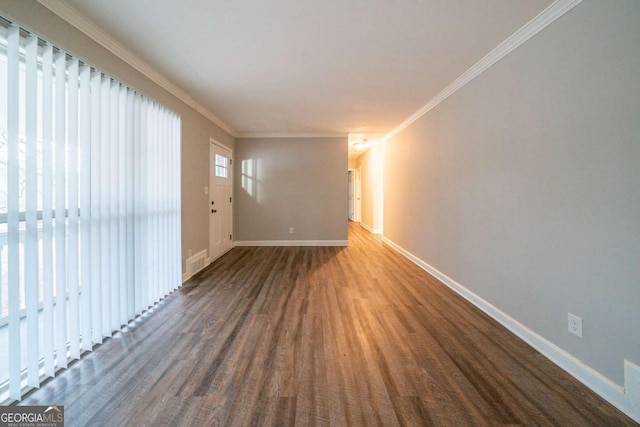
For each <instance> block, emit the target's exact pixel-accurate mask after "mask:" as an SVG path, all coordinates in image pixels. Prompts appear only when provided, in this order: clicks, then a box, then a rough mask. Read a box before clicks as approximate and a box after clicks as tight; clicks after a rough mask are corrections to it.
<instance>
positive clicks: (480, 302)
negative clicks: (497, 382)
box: [382, 236, 640, 422]
mask: <svg viewBox="0 0 640 427" xmlns="http://www.w3.org/2000/svg"><path fill="white" fill-rule="evenodd" d="M382 241H383V242H384V243H385V244H387V245H389V246H390V247H391V248H393V249H394V250H395V251H397V252H398V253H400V254H401V255H403V256H404V257H406V258H407V259H409V260H410V261H412V262H413V263H414V264H416V265H417V266H418V267H420V268H422V269H423V270H424V271H426V272H427V273H429V274H430V275H431V276H433V277H435V278H436V279H437V280H438V281H440V282H442V283H443V284H444V285H445V286H447V287H449V288H451V289H452V290H453V291H454V292H456V293H457V294H458V295H460V296H461V297H462V298H464V299H466V300H467V301H469V302H470V303H471V304H473V305H475V306H476V307H478V308H479V309H480V310H482V311H483V312H485V313H486V314H487V315H489V316H490V317H492V318H493V319H494V320H496V321H497V322H498V323H500V324H501V325H502V326H504V327H505V328H507V329H508V330H510V331H511V332H512V333H514V334H515V335H516V336H518V337H520V338H521V339H522V340H523V341H525V342H526V343H527V344H529V345H530V346H531V347H533V348H534V349H536V350H537V351H539V352H540V353H541V354H542V355H543V356H545V357H546V358H548V359H549V360H551V361H552V362H553V363H555V364H556V365H558V366H559V367H560V368H562V369H563V370H565V371H566V372H568V373H569V374H570V375H571V376H573V377H574V378H575V379H577V380H578V381H580V382H581V383H583V384H584V385H586V386H587V387H589V388H590V389H591V390H593V391H594V392H595V393H597V394H598V395H600V396H601V397H602V398H603V399H605V400H607V401H608V402H609V403H611V404H612V405H613V406H615V407H616V408H618V409H619V410H621V411H622V412H624V413H625V414H627V415H628V416H629V417H631V418H633V419H634V420H635V421H636V422H640V407H638V406H636V404H634V398H635V397H634V396H633V393H628V392H626V390H625V388H624V387H621V386H619V385H618V384H616V383H614V382H613V381H611V380H610V379H609V378H607V377H605V376H604V375H602V374H601V373H600V372H598V371H596V370H595V369H593V368H592V367H590V366H589V365H587V364H585V363H584V362H582V361H581V360H579V359H578V358H576V357H575V356H573V355H572V354H571V353H569V352H567V351H565V350H563V349H562V348H560V347H558V346H557V345H555V344H554V343H552V342H551V341H549V340H547V339H546V338H545V337H543V336H541V335H539V334H537V333H536V332H534V331H532V330H531V329H529V328H528V327H526V326H525V325H523V324H522V323H520V322H518V321H517V320H516V319H514V318H513V317H511V316H509V315H508V314H507V313H505V312H503V311H502V310H500V309H499V308H498V307H496V306H494V305H493V304H491V303H490V302H488V301H487V300H485V299H483V298H482V297H480V296H479V295H477V294H475V293H474V292H472V291H470V290H469V289H467V288H465V287H464V286H463V285H461V284H460V283H458V282H456V281H455V280H453V279H452V278H450V277H449V276H447V275H446V274H444V273H442V272H441V271H439V270H438V269H436V268H435V267H433V266H431V265H430V264H428V263H427V262H426V261H423V260H422V259H420V258H418V257H417V256H415V255H414V254H412V253H411V252H409V251H407V250H406V249H404V248H402V247H401V246H400V245H398V244H396V243H395V242H393V241H392V240H390V239H389V238H387V237H385V236H383V237H382ZM632 368H633V369H632ZM634 369H637V368H636V367H635V365H632V364H630V363H629V362H627V361H625V382H626V384H625V385H626V387H627V388H630V385H632V384H633V383H634V381H638V382H640V378H635V377H632V374H631V373H629V374H627V371H629V372H631V371H633V373H634V375H635V374H636V371H635V370H634ZM637 374H638V376H640V370H638V372H637ZM632 387H640V386H638V385H634V386H632Z"/></svg>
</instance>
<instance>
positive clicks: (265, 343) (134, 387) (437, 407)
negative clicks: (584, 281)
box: [21, 224, 635, 427]
mask: <svg viewBox="0 0 640 427" xmlns="http://www.w3.org/2000/svg"><path fill="white" fill-rule="evenodd" d="M349 238H350V246H349V247H348V248H339V247H329V248H324V247H305V248H294V247H280V248H267V247H257V248H249V247H237V248H234V249H233V250H232V251H230V252H229V253H228V254H226V255H225V256H223V257H222V258H221V259H219V260H218V261H216V262H215V263H214V264H213V265H212V266H210V267H209V268H207V269H206V270H205V271H203V272H202V273H201V274H200V275H199V276H198V277H196V278H194V279H193V280H191V281H190V282H188V283H187V284H185V286H184V287H182V288H181V289H180V290H178V291H176V292H174V293H173V294H172V295H170V296H169V297H167V298H166V299H165V300H164V301H163V302H162V303H161V305H160V306H159V307H158V308H157V309H154V310H153V311H152V313H150V314H148V315H145V316H143V318H141V319H139V320H138V321H136V322H135V323H132V324H130V325H129V326H128V327H127V328H126V329H125V330H124V331H123V332H122V333H120V334H117V335H116V336H115V337H114V338H112V339H110V340H108V341H106V342H105V343H104V344H103V345H101V346H99V347H97V348H96V349H95V350H94V351H93V352H92V353H91V354H89V355H87V356H86V357H85V358H83V359H82V360H80V361H78V362H76V363H74V364H73V365H72V366H71V367H70V368H69V369H67V370H66V371H64V372H62V373H61V374H59V375H58V377H57V378H55V379H53V380H51V381H49V382H47V383H46V384H45V385H44V386H42V387H41V388H40V389H39V390H36V391H35V392H33V393H31V394H30V395H29V396H28V397H27V398H26V399H24V400H23V401H22V403H21V404H24V405H33V404H42V405H50V404H58V405H64V407H65V416H66V422H67V424H66V425H67V426H73V427H75V426H83V425H95V426H117V425H127V426H138V425H149V426H152V425H153V426H155V425H171V426H172V425H189V426H190V425H193V426H208V425H221V426H227V425H239V426H245V425H274V426H281V425H283V426H284V425H299V426H311V425H333V426H350V425H352V426H374V425H383V426H397V425H413V426H423V425H439V426H450V425H456V426H461V425H558V426H589V425H593V426H613V425H635V424H634V423H633V421H632V420H630V419H629V418H627V417H625V416H624V415H623V414H622V413H620V412H619V411H617V410H616V409H615V408H613V407H612V406H610V405H609V404H607V403H606V402H605V401H603V400H602V399H600V398H599V397H598V396H596V395H595V394H594V393H593V392H591V391H590V390H588V389H587V388H586V387H584V386H583V385H581V384H580V383H578V382H577V381H576V380H574V379H573V378H572V377H570V376H569V375H568V374H566V373H565V372H564V371H562V370H561V369H560V368H558V367H556V366H555V365H553V364H552V363H551V362H549V361H548V360H547V359H545V358H544V357H543V356H542V355H540V354H539V353H537V352H536V351H535V350H533V349H532V348H531V347H529V346H528V345H526V344H525V343H524V342H523V341H521V340H520V339H518V338H517V337H515V336H514V335H512V334H511V333H509V332H508V331H507V330H505V329H504V328H502V327H501V326H499V325H498V324H497V323H496V322H494V321H493V320H492V319H490V318H489V317H487V316H486V315H484V314H483V313H482V312H480V311H479V310H477V309H476V308H474V307H473V306H472V305H470V304H469V303H467V302H466V301H464V300H463V299H461V298H460V297H458V296H457V295H456V294H454V293H453V292H452V291H450V290H449V289H448V288H446V287H445V286H444V285H442V284H440V283H439V282H437V281H436V280H435V279H433V278H432V277H431V276H429V275H427V274H426V273H425V272H424V271H422V270H421V269H419V268H418V267H417V266H415V265H414V264H412V263H411V262H410V261H408V260H406V259H405V258H403V257H402V256H400V255H398V254H397V253H395V252H394V251H393V250H391V249H390V248H389V247H387V246H385V245H384V244H382V243H381V242H380V241H379V240H378V239H376V238H375V237H374V236H372V235H370V234H369V233H367V232H366V231H364V230H363V229H361V228H360V227H359V226H356V225H353V224H352V225H350V229H349Z"/></svg>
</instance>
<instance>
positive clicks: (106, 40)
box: [38, 0, 238, 137]
mask: <svg viewBox="0 0 640 427" xmlns="http://www.w3.org/2000/svg"><path fill="white" fill-rule="evenodd" d="M38 3H40V4H41V5H43V6H44V7H46V8H47V9H49V10H50V11H52V12H53V13H55V14H56V15H58V16H59V17H60V18H62V19H64V20H65V21H67V22H68V23H69V24H71V25H72V26H74V27H75V28H77V29H78V30H80V31H81V32H83V33H84V34H86V35H87V36H89V38H91V39H92V40H94V41H95V42H97V43H98V44H100V45H101V46H102V47H104V48H105V49H107V50H108V51H109V52H111V53H113V54H114V55H115V56H117V57H118V58H120V59H122V60H123V61H124V62H126V63H127V64H129V65H131V66H132V67H133V68H135V69H136V70H138V71H139V72H141V73H142V74H144V75H145V76H146V77H148V78H149V79H151V80H152V81H154V82H155V83H156V84H158V85H159V86H160V87H162V88H163V89H165V90H166V91H167V92H169V93H171V94H172V95H173V96H175V97H176V98H178V99H179V100H181V101H182V102H184V103H185V104H187V105H188V106H189V107H191V108H193V109H194V110H196V111H197V112H198V113H200V114H202V115H203V116H205V117H206V118H207V119H209V120H211V121H212V122H213V123H215V124H216V125H218V126H219V127H220V128H222V129H224V130H225V131H226V132H228V133H229V134H231V135H232V136H233V137H237V135H238V133H237V132H236V131H235V129H233V128H232V127H231V126H229V125H227V124H226V123H225V122H223V121H222V120H221V119H220V118H218V117H217V116H216V115H215V114H213V113H212V112H211V111H209V110H208V109H207V108H206V107H204V106H203V105H202V104H200V103H199V102H198V101H196V100H195V99H193V98H192V97H191V96H190V95H189V94H188V93H186V92H185V91H184V90H182V89H181V88H180V87H178V86H177V85H175V84H174V83H173V82H171V81H170V80H169V79H167V78H166V77H165V76H164V75H162V74H161V73H160V72H159V71H157V70H156V69H155V68H153V67H152V66H151V65H149V64H148V63H147V62H145V61H143V60H142V59H141V58H140V57H139V56H137V55H136V54H135V53H133V52H131V51H130V50H129V49H127V48H126V47H125V46H124V45H123V44H121V43H120V42H118V41H116V40H115V39H114V38H113V37H111V36H110V35H108V34H107V33H106V32H104V30H102V29H101V28H100V27H98V26H97V25H96V24H95V23H94V22H93V21H91V20H90V19H88V18H87V17H86V16H84V15H83V14H81V13H80V12H79V11H78V10H77V9H75V8H74V7H72V6H71V5H69V4H68V3H67V2H65V1H63V0H38Z"/></svg>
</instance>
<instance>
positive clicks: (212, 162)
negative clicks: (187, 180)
mask: <svg viewBox="0 0 640 427" xmlns="http://www.w3.org/2000/svg"><path fill="white" fill-rule="evenodd" d="M209 145H210V147H211V148H210V156H209V181H210V191H209V196H210V197H209V258H210V259H211V260H212V261H213V260H214V259H216V258H218V257H219V256H220V255H222V254H224V253H225V252H227V251H228V250H229V249H231V247H232V246H233V236H232V230H233V211H232V206H233V204H232V190H233V185H232V180H233V170H232V166H233V159H232V154H231V150H229V149H228V148H225V147H222V146H220V145H218V144H217V143H216V142H215V141H213V140H212V141H211V143H210V144H209Z"/></svg>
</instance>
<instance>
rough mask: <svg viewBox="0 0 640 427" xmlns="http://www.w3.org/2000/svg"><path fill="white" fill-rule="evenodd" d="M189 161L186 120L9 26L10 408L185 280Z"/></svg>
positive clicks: (3, 184) (1, 196)
mask: <svg viewBox="0 0 640 427" xmlns="http://www.w3.org/2000/svg"><path fill="white" fill-rule="evenodd" d="M0 22H4V21H2V20H0ZM179 159H180V117H179V116H178V115H177V114H175V113H174V112H172V111H169V110H168V109H166V108H165V107H163V106H161V105H159V104H157V103H156V102H154V101H153V100H151V99H149V98H147V97H145V96H143V95H141V94H139V93H137V92H136V91H135V90H133V89H131V88H128V87H126V86H124V85H123V84H122V83H120V82H118V81H116V80H115V79H113V78H111V77H109V76H107V75H105V74H104V73H102V72H100V71H99V70H96V69H95V68H93V67H91V66H90V65H89V64H86V63H83V62H82V61H80V60H78V59H77V58H74V57H72V56H71V55H69V54H68V53H66V52H64V51H63V50H61V49H59V48H57V47H55V46H53V45H51V44H49V43H47V42H45V41H42V39H41V38H39V37H37V36H35V35H33V34H29V33H28V32H26V31H24V30H22V29H20V28H18V27H17V26H14V25H10V24H9V25H5V26H2V24H0V343H2V345H0V402H5V403H6V402H7V401H9V400H16V399H20V397H21V394H22V392H23V390H24V388H25V387H28V386H31V387H37V386H38V385H39V383H40V377H41V376H42V375H46V376H54V375H55V371H56V370H57V369H58V368H64V367H66V366H67V360H68V359H69V358H71V359H77V358H79V357H80V354H81V353H83V352H85V351H90V350H91V349H92V347H93V345H94V344H96V343H100V342H102V340H103V338H104V337H109V336H111V335H112V333H113V332H114V331H117V330H119V329H120V327H121V325H123V324H127V323H128V322H129V321H130V320H132V319H134V318H135V317H136V316H137V315H139V314H141V313H142V312H143V311H145V310H146V309H148V308H149V307H150V306H152V305H154V304H155V303H156V302H158V301H159V300H160V299H162V298H163V297H164V296H165V295H167V294H168V293H170V292H171V291H172V290H174V289H176V288H177V287H178V286H180V284H181V256H180V160H179Z"/></svg>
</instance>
